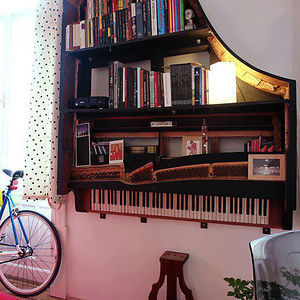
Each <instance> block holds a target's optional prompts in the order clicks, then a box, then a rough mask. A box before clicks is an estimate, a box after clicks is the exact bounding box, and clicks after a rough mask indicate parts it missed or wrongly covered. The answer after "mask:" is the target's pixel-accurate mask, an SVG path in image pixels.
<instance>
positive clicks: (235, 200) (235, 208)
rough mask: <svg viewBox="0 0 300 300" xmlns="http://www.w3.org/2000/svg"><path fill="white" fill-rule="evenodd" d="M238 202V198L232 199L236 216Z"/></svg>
mask: <svg viewBox="0 0 300 300" xmlns="http://www.w3.org/2000/svg"><path fill="white" fill-rule="evenodd" d="M238 201H239V198H237V197H236V198H235V199H234V206H235V207H234V213H235V214H236V215H237V214H238Z"/></svg>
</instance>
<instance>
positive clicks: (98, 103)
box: [70, 96, 108, 109]
mask: <svg viewBox="0 0 300 300" xmlns="http://www.w3.org/2000/svg"><path fill="white" fill-rule="evenodd" d="M70 108H99V109H105V108H108V97H105V96H99V97H80V98H74V99H71V101H70Z"/></svg>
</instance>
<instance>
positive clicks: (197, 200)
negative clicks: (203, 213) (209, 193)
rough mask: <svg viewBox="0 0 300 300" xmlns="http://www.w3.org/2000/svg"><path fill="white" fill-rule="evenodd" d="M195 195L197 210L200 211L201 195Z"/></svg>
mask: <svg viewBox="0 0 300 300" xmlns="http://www.w3.org/2000/svg"><path fill="white" fill-rule="evenodd" d="M195 197H196V210H197V211H199V210H200V196H199V195H195Z"/></svg>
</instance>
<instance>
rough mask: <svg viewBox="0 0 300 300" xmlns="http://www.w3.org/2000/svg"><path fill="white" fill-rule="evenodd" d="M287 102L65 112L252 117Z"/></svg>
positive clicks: (102, 115)
mask: <svg viewBox="0 0 300 300" xmlns="http://www.w3.org/2000/svg"><path fill="white" fill-rule="evenodd" d="M285 102H286V100H283V99H282V100H278V101H277V100H276V101H274V100H270V101H259V102H239V103H230V104H214V105H201V106H197V107H196V106H191V105H186V106H173V107H159V108H133V109H90V108H87V109H73V108H69V109H66V110H65V113H76V114H78V117H80V116H82V115H87V116H88V117H89V118H93V117H97V118H101V119H104V118H110V117H119V118H128V117H132V116H134V117H135V118H143V119H144V118H145V117H148V118H153V116H164V115H165V116H173V117H175V116H184V115H197V116H198V117H206V116H209V115H210V116H213V117H217V116H218V115H220V114H222V115H224V114H226V115H235V116H238V115H250V114H255V115H257V114H258V113H262V114H264V115H268V114H274V113H280V112H282V109H283V106H284V103H285Z"/></svg>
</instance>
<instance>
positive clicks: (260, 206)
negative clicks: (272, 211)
mask: <svg viewBox="0 0 300 300" xmlns="http://www.w3.org/2000/svg"><path fill="white" fill-rule="evenodd" d="M258 215H259V216H261V215H262V199H258Z"/></svg>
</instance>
